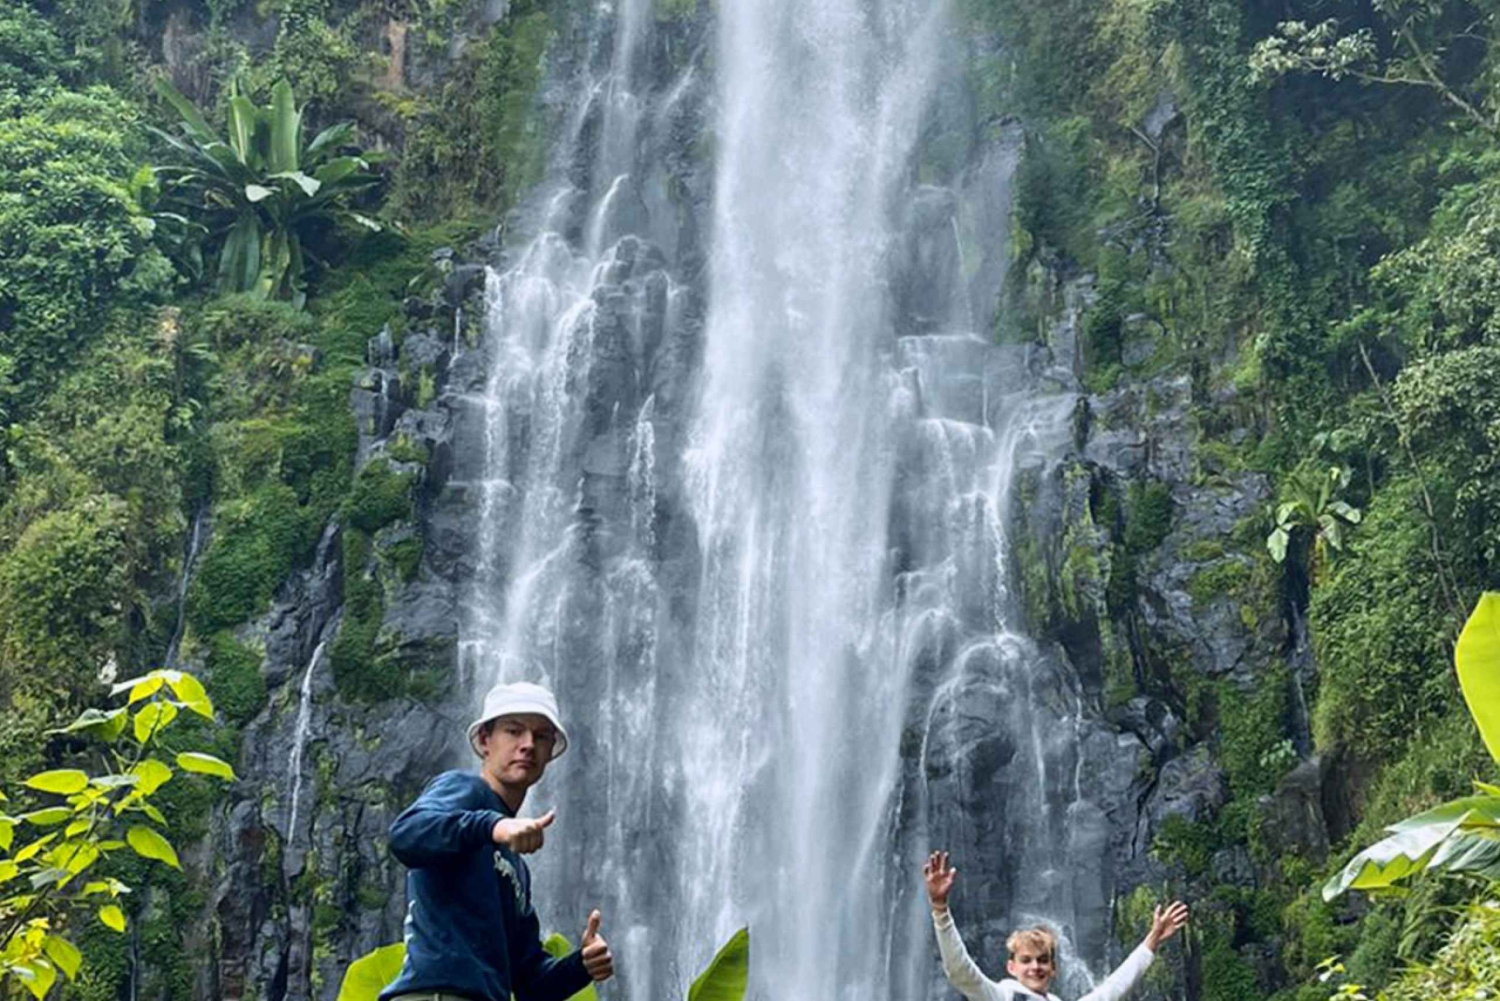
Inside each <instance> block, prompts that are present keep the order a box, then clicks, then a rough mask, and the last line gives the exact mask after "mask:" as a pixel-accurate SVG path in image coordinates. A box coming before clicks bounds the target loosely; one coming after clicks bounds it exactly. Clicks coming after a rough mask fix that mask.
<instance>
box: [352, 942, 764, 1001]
mask: <svg viewBox="0 0 1500 1001" xmlns="http://www.w3.org/2000/svg"><path fill="white" fill-rule="evenodd" d="M542 944H543V947H544V948H546V950H547V952H548V953H550V954H551V955H553V956H566V955H567V954H568V953H570V952H572V951H573V946H572V944H571V943H570V942H569V941H568V939H567V937H566V936H563V935H558V934H552V935H549V936H547V940H546V941H545V942H543V943H542ZM405 958H406V946H404V945H402V944H401V943H400V942H397V943H395V944H393V945H383V946H381V947H380V948H379V949H376V950H375V951H374V952H371V953H367V954H366V955H364V956H361V957H360V958H359V959H356V960H355V961H354V962H353V963H350V964H349V969H348V970H347V971H346V972H345V973H344V982H343V983H342V984H341V985H340V986H339V996H338V1001H375V998H376V997H377V996H378V995H379V994H380V992H381V990H383V989H384V988H385V986H386V985H387V984H389V983H390V982H391V981H392V980H395V979H396V974H397V973H399V972H400V970H401V963H402V961H403V960H404V959H405ZM749 985H750V930H749V929H748V928H741V929H740V930H739V931H737V932H735V933H734V934H733V935H731V936H730V937H729V941H727V942H725V943H724V944H723V945H722V946H720V947H719V951H718V952H716V953H714V958H713V959H711V960H709V963H708V966H706V967H705V968H704V969H703V972H702V973H700V974H698V976H697V977H695V978H694V979H693V982H692V984H690V985H689V986H688V993H687V1001H744V998H745V991H746V990H747V989H748V988H749ZM597 996H598V995H597V992H596V991H595V990H594V985H593V984H590V985H588V986H587V987H585V988H584V989H583V990H581V991H579V992H578V993H577V994H574V995H573V997H572V998H571V999H570V1001H594V999H595V998H596V997H597Z"/></svg>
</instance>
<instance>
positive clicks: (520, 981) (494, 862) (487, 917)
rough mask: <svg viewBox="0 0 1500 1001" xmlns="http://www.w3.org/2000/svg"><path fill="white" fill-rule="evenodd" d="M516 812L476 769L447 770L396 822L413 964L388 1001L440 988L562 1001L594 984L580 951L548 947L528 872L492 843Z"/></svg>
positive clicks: (485, 997) (475, 995) (478, 1000)
mask: <svg viewBox="0 0 1500 1001" xmlns="http://www.w3.org/2000/svg"><path fill="white" fill-rule="evenodd" d="M509 816H511V811H510V810H509V808H507V807H506V805H505V801H504V800H502V799H501V798H500V797H499V796H498V795H497V794H496V793H495V791H494V790H492V789H491V788H490V787H489V786H488V785H486V784H485V781H484V779H482V778H480V777H479V776H478V775H475V774H473V773H472V772H457V771H455V772H444V773H443V774H441V775H439V776H438V777H437V778H435V779H433V780H432V781H431V782H429V783H428V784H427V788H426V789H423V790H422V795H421V796H418V797H417V801H416V802H415V803H413V804H412V805H411V806H409V807H407V808H406V810H405V811H403V812H402V814H401V816H399V817H397V818H396V822H395V823H394V824H392V825H391V854H392V855H394V856H396V858H397V859H399V860H400V861H401V863H402V864H403V865H405V866H406V867H407V868H408V869H409V870H410V871H409V872H407V874H406V900H407V904H406V931H405V938H406V961H405V962H404V963H403V964H402V966H401V973H400V975H399V976H397V977H396V979H395V981H394V982H393V983H391V984H390V985H389V986H388V987H386V989H385V990H384V991H382V992H381V994H380V997H381V1001H387V999H389V998H392V997H395V996H397V995H399V994H409V993H412V992H415V991H441V992H445V993H450V994H458V995H461V996H463V997H466V998H470V999H472V1001H510V996H511V993H512V992H514V993H515V996H516V997H517V998H518V999H520V1001H563V999H565V998H568V997H571V996H572V995H574V994H576V993H578V992H579V991H581V990H583V988H584V987H585V986H586V985H587V984H588V983H589V982H590V978H589V975H588V973H587V972H586V971H585V970H584V968H583V956H582V954H580V953H578V952H574V953H572V954H570V955H568V956H564V957H562V958H561V959H555V958H553V957H551V956H549V955H548V954H547V952H546V950H544V949H543V948H542V942H541V925H540V923H539V922H538V920H537V916H536V911H535V910H533V909H532V906H531V873H530V872H529V871H528V870H527V868H526V863H525V862H523V861H522V860H521V857H520V856H519V855H517V854H516V853H515V852H513V851H511V850H510V849H509V848H506V847H503V846H501V845H497V844H495V843H494V841H493V840H491V832H492V831H493V830H494V827H495V823H496V822H497V821H499V820H500V819H501V818H502V817H509Z"/></svg>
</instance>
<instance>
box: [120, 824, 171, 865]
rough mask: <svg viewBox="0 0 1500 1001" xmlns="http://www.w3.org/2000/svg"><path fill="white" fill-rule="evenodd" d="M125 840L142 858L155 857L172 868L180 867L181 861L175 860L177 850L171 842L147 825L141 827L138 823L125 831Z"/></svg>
mask: <svg viewBox="0 0 1500 1001" xmlns="http://www.w3.org/2000/svg"><path fill="white" fill-rule="evenodd" d="M125 840H126V841H127V842H129V843H130V847H131V848H134V849H135V853H136V854H137V855H140V856H141V857H142V858H150V859H157V860H158V861H161V862H165V863H166V864H167V865H169V866H171V867H172V868H173V869H181V868H182V863H180V862H178V861H177V851H176V849H174V848H173V847H172V844H171V842H169V841H168V840H167V839H166V838H164V837H162V836H161V835H160V834H158V833H157V832H155V831H153V830H152V829H151V828H149V827H142V826H140V825H138V824H137V825H135V826H133V827H131V828H130V829H129V830H127V831H126V832H125Z"/></svg>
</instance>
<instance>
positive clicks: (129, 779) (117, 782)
mask: <svg viewBox="0 0 1500 1001" xmlns="http://www.w3.org/2000/svg"><path fill="white" fill-rule="evenodd" d="M139 781H140V779H139V778H138V777H137V776H135V775H133V774H131V773H130V772H125V773H123V774H120V775H97V776H95V777H94V778H91V779H89V785H90V786H91V787H93V788H95V789H104V790H111V789H118V788H120V787H121V786H133V785H135V784H136V783H137V782H139Z"/></svg>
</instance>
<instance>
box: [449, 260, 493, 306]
mask: <svg viewBox="0 0 1500 1001" xmlns="http://www.w3.org/2000/svg"><path fill="white" fill-rule="evenodd" d="M485 271H486V269H485V266H484V265H483V264H459V265H455V266H454V267H453V269H452V270H451V271H449V272H448V275H447V277H446V278H444V279H443V300H444V301H445V302H446V303H447V304H448V308H449V309H456V308H457V307H459V306H461V305H463V303H464V301H465V300H466V299H468V298H469V296H471V295H473V294H474V293H476V292H479V291H482V290H483V289H484V276H485Z"/></svg>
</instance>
